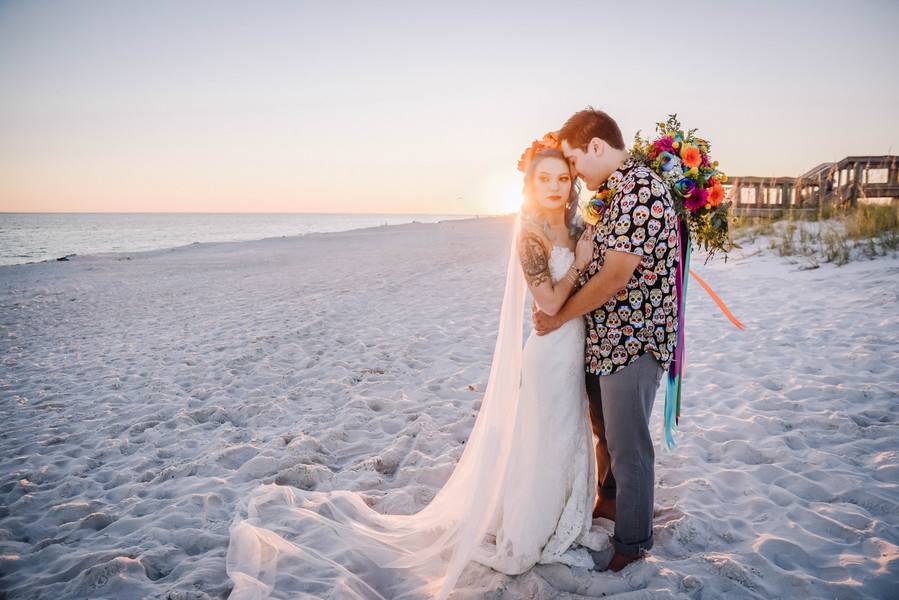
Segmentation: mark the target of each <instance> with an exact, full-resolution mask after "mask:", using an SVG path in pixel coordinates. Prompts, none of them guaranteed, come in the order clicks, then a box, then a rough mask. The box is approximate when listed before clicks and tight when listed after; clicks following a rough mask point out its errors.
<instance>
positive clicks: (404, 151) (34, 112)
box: [0, 0, 899, 213]
mask: <svg viewBox="0 0 899 600" xmlns="http://www.w3.org/2000/svg"><path fill="white" fill-rule="evenodd" d="M640 4H641V5H645V6H641V7H631V6H629V5H627V3H624V2H616V3H610V2H542V3H538V2H514V3H489V2H483V1H481V2H452V3H449V2H439V3H430V2H385V3H379V4H377V5H376V4H375V3H366V2H340V3H325V2H318V3H312V2H253V3H250V2H247V3H236V2H131V1H108V2H101V1H93V2H81V1H70V2H45V1H40V0H32V1H12V2H11V1H5V2H4V1H0V85H2V89H0V210H2V211H11V210H12V211H26V210H35V211H46V210H54V211H55V210H62V211H214V212H219V211H223V212H230V211H237V212H242V211H251V212H253V211H258V212H269V211H276V212H281V211H285V212H346V211H350V212H352V211H362V212H428V213H485V212H496V211H498V210H503V209H509V208H511V207H512V206H513V205H514V203H515V201H516V198H517V193H518V190H519V189H520V179H519V178H518V173H517V171H515V164H516V162H517V159H518V156H519V154H520V153H521V152H522V150H523V149H524V147H525V146H527V145H528V144H529V142H530V141H531V140H532V139H533V138H535V137H539V136H540V135H542V134H543V133H544V132H545V131H547V130H549V129H556V128H558V127H559V126H560V125H561V124H562V122H563V121H564V120H565V118H567V117H568V116H569V115H570V114H571V113H573V112H574V111H577V110H579V109H581V108H583V107H585V106H586V105H588V104H592V105H593V106H596V107H598V108H602V109H604V110H606V111H608V112H609V113H610V114H612V115H613V116H614V117H616V118H617V119H618V121H619V123H620V125H621V127H622V129H623V131H624V133H625V137H626V138H628V140H629V139H630V138H632V136H633V134H634V132H635V131H636V130H637V129H643V130H644V131H646V130H650V129H651V128H652V126H653V123H654V122H655V121H657V120H659V119H660V118H664V117H665V115H666V114H667V113H669V112H677V113H679V115H680V116H681V118H682V121H683V122H684V124H685V125H686V126H689V127H698V128H699V129H700V132H701V134H702V135H704V136H705V137H707V138H708V139H710V140H711V141H712V143H713V147H712V153H713V156H714V157H715V158H717V159H718V160H719V161H720V162H721V165H722V168H723V169H724V170H725V171H726V172H728V173H729V174H732V175H741V174H742V175H746V174H751V175H798V174H799V173H801V172H802V171H805V170H806V169H808V168H811V167H812V166H814V165H816V164H818V163H820V162H823V161H827V160H835V159H839V158H842V157H843V156H846V155H850V154H885V153H887V152H889V151H891V150H892V152H893V153H899V119H897V117H896V107H897V106H899V75H897V73H899V69H897V68H896V65H895V62H896V56H897V55H899V41H897V35H896V31H897V26H899V3H896V2H886V1H882V2H873V1H871V2H858V3H848V2H845V1H844V2H839V3H837V2H796V3H789V4H788V3H781V2H747V3H745V4H742V5H739V6H738V5H736V4H734V3H728V2H718V3H712V2H708V3H706V2H695V3H690V4H689V6H690V8H689V10H686V9H684V8H678V7H680V6H684V4H682V3H675V2H667V3H662V2H658V3H640Z"/></svg>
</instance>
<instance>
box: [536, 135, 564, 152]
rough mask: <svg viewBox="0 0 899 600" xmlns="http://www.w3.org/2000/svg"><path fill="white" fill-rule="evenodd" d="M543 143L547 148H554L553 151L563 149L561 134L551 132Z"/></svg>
mask: <svg viewBox="0 0 899 600" xmlns="http://www.w3.org/2000/svg"><path fill="white" fill-rule="evenodd" d="M541 143H542V144H543V145H544V146H546V147H547V148H552V149H553V150H561V149H562V142H560V141H559V134H558V133H556V132H555V131H550V132H549V133H547V134H546V135H544V136H543V139H542V140H541Z"/></svg>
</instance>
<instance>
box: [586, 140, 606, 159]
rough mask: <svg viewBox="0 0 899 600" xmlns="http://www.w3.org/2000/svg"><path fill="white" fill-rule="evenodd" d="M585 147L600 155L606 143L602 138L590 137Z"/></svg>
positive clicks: (604, 149)
mask: <svg viewBox="0 0 899 600" xmlns="http://www.w3.org/2000/svg"><path fill="white" fill-rule="evenodd" d="M587 149H588V150H589V151H590V152H592V153H593V154H595V155H596V156H602V155H603V152H605V151H606V143H605V141H603V140H602V138H598V137H595V138H591V139H590V141H589V142H587Z"/></svg>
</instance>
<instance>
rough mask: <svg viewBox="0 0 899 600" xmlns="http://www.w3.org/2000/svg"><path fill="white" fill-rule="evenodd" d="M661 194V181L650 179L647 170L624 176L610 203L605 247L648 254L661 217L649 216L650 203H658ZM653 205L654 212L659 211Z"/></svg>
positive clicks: (651, 213)
mask: <svg viewBox="0 0 899 600" xmlns="http://www.w3.org/2000/svg"><path fill="white" fill-rule="evenodd" d="M663 194H664V189H663V187H662V184H661V182H660V181H658V180H654V179H653V178H652V176H651V175H650V174H649V173H648V172H639V171H638V172H636V173H634V175H633V176H632V177H627V178H626V179H625V180H624V181H623V182H622V186H621V191H620V192H619V193H618V194H617V195H616V197H615V202H614V203H613V205H614V206H613V210H612V213H611V215H610V217H611V219H610V221H611V224H610V228H609V231H608V233H607V234H606V240H605V243H606V247H607V248H608V249H609V250H617V251H618V252H629V253H631V254H636V255H637V256H647V255H651V254H652V249H653V248H654V247H655V246H656V243H657V242H658V240H657V239H655V238H656V237H657V236H658V235H659V233H660V232H661V231H663V230H664V227H663V225H664V223H663V222H662V220H661V219H663V218H664V217H663V216H662V215H659V218H656V217H654V216H653V205H654V204H656V203H659V204H661V203H662V201H663ZM655 208H656V210H655V213H656V214H658V213H659V212H660V211H659V210H658V207H655ZM653 221H656V223H653ZM649 240H652V241H649ZM647 242H648V243H647Z"/></svg>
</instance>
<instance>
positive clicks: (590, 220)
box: [581, 181, 616, 227]
mask: <svg viewBox="0 0 899 600" xmlns="http://www.w3.org/2000/svg"><path fill="white" fill-rule="evenodd" d="M615 193H616V190H615V187H614V186H613V185H609V182H608V181H607V182H606V183H604V184H603V185H602V187H600V188H599V189H598V190H597V191H596V193H595V194H593V197H592V198H590V200H589V201H587V203H586V204H585V205H584V206H583V207H582V209H581V213H582V215H583V218H584V222H585V223H587V224H588V225H591V226H594V227H595V226H596V224H597V223H599V222H600V221H602V216H603V215H604V214H605V212H606V208H607V207H608V206H609V203H610V202H611V201H612V198H614V197H615Z"/></svg>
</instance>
